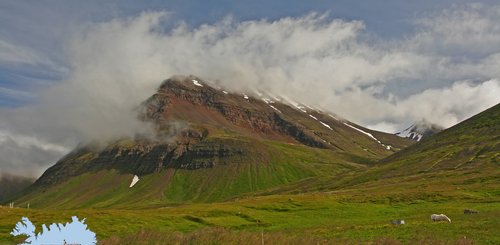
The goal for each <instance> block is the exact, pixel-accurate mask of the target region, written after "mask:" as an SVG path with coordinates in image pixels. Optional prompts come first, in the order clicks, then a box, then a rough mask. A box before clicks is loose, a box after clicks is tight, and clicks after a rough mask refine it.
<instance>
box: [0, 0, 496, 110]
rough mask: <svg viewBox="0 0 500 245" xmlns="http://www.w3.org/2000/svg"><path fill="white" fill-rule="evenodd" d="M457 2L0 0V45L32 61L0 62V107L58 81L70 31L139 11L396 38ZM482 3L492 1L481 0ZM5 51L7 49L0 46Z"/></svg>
mask: <svg viewBox="0 0 500 245" xmlns="http://www.w3.org/2000/svg"><path fill="white" fill-rule="evenodd" d="M468 2H469V1H466V0H459V1H451V0H447V1H432V0H425V1H398V0H379V1H373V0H363V1H349V0H337V1H312V2H311V1H297V0H294V1H266V0H259V1H193V0H188V1H184V0H176V1H63V0H59V1H57V0H56V1H43V0H42V1H1V2H0V30H1V31H0V41H6V42H8V43H10V44H15V45H18V46H19V48H20V49H26V52H28V53H33V55H34V56H35V57H31V58H38V60H37V61H36V62H34V63H29V62H25V63H23V62H15V61H10V60H8V59H7V60H4V61H2V62H1V63H0V87H1V88H2V90H0V106H20V105H24V104H25V103H32V102H34V101H35V98H36V97H37V90H39V89H43V88H44V87H45V86H47V85H50V83H51V82H57V81H58V80H61V79H62V78H63V77H64V76H65V74H66V72H67V70H66V68H67V64H66V60H65V57H64V51H63V50H62V49H63V48H64V45H65V43H64V42H65V41H66V40H67V38H68V35H69V34H70V33H71V30H72V29H73V28H75V27H77V26H80V25H85V24H89V23H93V22H103V21H109V20H111V19H113V18H126V17H129V16H135V15H138V14H140V13H141V12H143V11H161V10H163V11H168V12H169V13H170V14H171V17H170V18H171V20H172V21H170V22H169V23H168V24H166V25H165V28H166V29H167V30H168V28H170V27H171V25H174V24H175V23H176V22H178V21H184V22H186V23H188V24H189V25H190V26H193V27H196V26H199V25H202V24H207V23H208V24H211V23H214V22H217V21H219V20H221V19H223V18H224V17H226V16H233V17H234V18H235V20H236V21H246V20H258V19H268V20H276V19H279V18H283V17H288V16H303V15H305V14H307V13H310V12H318V13H329V17H330V18H340V19H344V20H360V21H363V22H364V23H365V25H366V30H367V33H373V34H374V35H378V36H380V37H382V38H400V37H402V36H404V35H407V34H409V33H411V32H412V31H413V29H414V27H415V26H414V23H413V22H414V20H415V18H417V17H419V16H425V15H429V14H431V13H433V12H437V11H440V10H442V9H446V8H450V7H452V6H457V5H460V4H465V3H468ZM482 2H483V3H484V4H489V3H493V2H494V1H482ZM0 48H3V49H6V47H2V46H0Z"/></svg>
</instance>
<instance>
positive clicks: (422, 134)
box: [396, 120, 444, 141]
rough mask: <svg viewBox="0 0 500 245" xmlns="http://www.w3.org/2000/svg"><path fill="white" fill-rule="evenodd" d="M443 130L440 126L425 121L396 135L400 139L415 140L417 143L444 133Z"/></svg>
mask: <svg viewBox="0 0 500 245" xmlns="http://www.w3.org/2000/svg"><path fill="white" fill-rule="evenodd" d="M443 129H444V128H443V127H441V126H439V125H436V124H432V123H429V122H426V121H425V120H422V121H420V122H417V123H414V124H412V125H411V126H410V127H408V128H407V129H405V130H403V131H401V132H398V133H396V135H397V136H399V137H403V138H408V139H411V140H415V141H420V140H422V139H423V138H427V137H429V136H431V135H433V134H436V133H438V132H440V131H442V130H443Z"/></svg>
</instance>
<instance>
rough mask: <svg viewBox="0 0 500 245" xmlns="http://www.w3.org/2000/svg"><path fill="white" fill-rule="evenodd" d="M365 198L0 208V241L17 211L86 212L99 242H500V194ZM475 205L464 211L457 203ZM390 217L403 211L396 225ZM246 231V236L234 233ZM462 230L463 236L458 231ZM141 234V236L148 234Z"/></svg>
mask: <svg viewBox="0 0 500 245" xmlns="http://www.w3.org/2000/svg"><path fill="white" fill-rule="evenodd" d="M459 199H460V197H459V196H457V197H456V198H454V199H450V200H446V199H434V200H432V199H429V200H424V199H419V200H399V201H397V202H391V201H381V200H382V199H380V197H376V198H373V199H370V198H369V195H368V194H367V198H366V199H365V200H363V201H359V199H356V198H354V199H352V200H351V199H350V197H349V193H344V194H342V195H339V194H337V193H315V194H303V195H272V196H263V197H253V198H247V199H242V200H236V201H233V202H223V203H212V204H189V205H181V206H175V207H172V206H170V207H169V206H165V207H149V208H146V209H81V210H50V209H23V208H14V209H10V208H5V207H3V208H1V209H0V243H2V244H3V243H6V244H9V243H14V242H16V241H19V239H18V240H16V239H15V238H14V237H12V236H10V235H9V234H8V233H9V232H10V231H11V230H12V229H13V227H14V225H15V223H17V222H18V221H19V220H20V219H21V217H23V216H26V217H28V218H29V219H30V220H31V221H32V222H33V223H34V224H35V225H36V226H37V229H38V230H37V231H39V229H40V226H41V224H47V223H52V222H68V221H70V219H71V216H73V215H77V216H78V217H79V218H87V220H86V223H87V224H88V226H89V228H90V229H91V230H92V231H94V232H95V233H96V234H97V238H98V240H99V241H101V242H102V243H104V244H106V243H107V244H122V243H128V244H135V243H146V244H147V243H152V244H154V243H155V242H157V243H159V242H161V241H164V239H167V238H168V239H169V241H171V242H172V243H174V244H175V242H174V241H179V242H183V243H194V244H204V243H206V242H210V243H212V242H213V243H214V244H227V243H234V244H241V243H244V244H245V243H246V244H255V242H256V241H257V243H261V239H262V236H263V237H264V241H266V239H269V240H268V242H269V243H267V244H277V243H278V244H280V243H281V244H291V243H297V244H300V243H325V244H329V243H352V244H357V243H380V244H398V242H402V243H410V242H416V243H419V242H425V243H429V242H430V243H435V244H439V243H442V244H454V243H457V242H458V243H462V244H468V243H467V242H471V241H473V242H474V244H499V243H500V235H499V234H498V231H499V230H500V219H499V217H500V202H499V200H491V199H487V198H477V199H470V198H469V199H464V200H459ZM465 208H472V209H476V210H479V211H480V213H479V214H474V215H465V214H463V209H465ZM432 213H445V214H446V215H448V216H449V217H450V218H451V219H452V223H435V222H432V221H431V220H430V215H431V214H432ZM392 219H404V220H405V221H406V224H405V225H402V226H394V225H392V224H390V220H392ZM242 237H246V238H245V240H244V241H240V239H241V238H242ZM464 237H465V239H464ZM146 241H147V242H146Z"/></svg>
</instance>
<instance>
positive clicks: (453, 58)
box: [0, 6, 500, 154]
mask: <svg viewBox="0 0 500 245" xmlns="http://www.w3.org/2000/svg"><path fill="white" fill-rule="evenodd" d="M495 9H497V10H498V7H495V8H491V7H488V8H486V7H481V6H479V7H477V6H473V7H466V8H464V9H458V8H457V9H452V10H448V11H445V12H441V13H436V14H434V15H432V16H430V17H428V18H426V19H423V20H420V21H419V22H418V23H419V28H417V32H416V33H414V34H413V35H410V36H408V37H405V38H403V39H399V40H384V39H382V38H378V39H377V38H373V37H370V36H369V35H367V33H366V31H365V26H364V24H363V23H362V22H360V21H345V20H331V19H330V18H329V16H325V15H317V14H310V15H307V16H303V17H297V18H283V19H280V20H276V21H267V20H257V21H245V22H235V21H233V20H232V19H231V18H226V19H224V20H222V21H220V22H217V23H215V24H212V25H202V26H199V27H197V28H190V27H188V26H187V25H185V24H182V23H181V24H179V25H177V26H176V27H175V28H174V29H172V30H170V31H168V32H165V31H163V30H162V28H161V26H162V23H163V22H164V21H168V19H167V18H166V15H165V14H164V13H161V12H160V13H158V12H146V13H142V14H141V15H139V16H137V17H134V18H128V19H115V20H112V21H110V22H106V23H98V24H95V25H90V26H88V27H86V28H83V29H77V30H74V31H75V33H77V34H76V35H74V36H73V38H72V39H71V40H69V41H68V43H69V44H68V48H67V49H66V50H67V54H66V57H68V60H69V61H70V73H69V75H68V76H67V78H66V79H65V80H64V81H62V82H61V83H60V84H57V85H54V86H53V87H52V88H51V89H49V90H47V91H44V92H43V95H42V99H41V100H40V103H39V104H37V105H34V106H31V107H27V108H19V109H9V110H0V115H2V121H4V122H3V127H4V130H8V131H9V132H12V133H13V132H16V133H18V134H24V135H33V137H35V138H36V139H44V140H45V141H46V142H53V144H56V145H65V146H66V147H68V148H71V147H73V146H75V145H76V144H77V143H78V142H79V141H85V140H92V139H96V138H104V139H108V138H112V137H116V136H122V135H128V136H132V135H134V134H135V133H137V132H139V131H143V130H145V129H147V126H145V125H143V124H141V123H139V122H138V121H137V120H135V116H136V115H135V114H134V111H133V109H134V108H135V107H136V106H137V105H138V104H139V103H140V102H141V101H143V100H144V99H146V98H147V97H148V96H150V95H151V94H152V93H154V90H155V88H156V87H157V86H158V85H159V83H160V81H161V80H163V79H165V78H167V77H169V76H171V75H174V74H195V75H199V76H201V77H203V78H206V79H209V80H212V81H215V80H217V81H219V83H220V84H221V85H224V86H225V87H228V88H229V89H233V90H252V89H254V88H258V89H259V90H264V91H270V92H271V93H273V94H279V95H284V96H286V97H289V98H292V99H293V100H294V101H301V102H304V103H307V104H310V105H313V106H320V107H322V108H326V109H328V110H331V111H332V112H335V113H337V114H339V115H342V116H343V117H345V118H347V119H350V120H353V121H354V122H357V123H360V124H363V125H375V126H376V127H377V128H381V129H387V130H389V129H390V130H391V131H395V130H394V129H402V128H404V127H406V126H408V125H407V124H410V123H411V122H412V121H416V120H420V119H422V118H425V119H427V120H428V121H430V122H433V123H437V124H440V125H443V126H451V125H452V124H454V123H457V122H459V121H461V120H463V119H465V118H467V117H468V116H470V115H472V114H475V113H478V112H480V111H481V110H484V109H486V108H487V107H489V106H492V105H494V104H496V103H498V102H500V99H499V98H500V91H499V86H500V85H499V80H498V79H499V78H500V74H499V70H498V67H500V58H499V57H500V46H499V45H500V44H499V43H500V41H499V40H500V39H499V37H500V30H499V28H498V25H497V24H495V23H496V21H497V20H498V18H499V17H500V12H499V11H497V10H495ZM462 22H463V23H462ZM469 35H477V36H478V37H476V36H474V37H469ZM461 38H463V39H461ZM495 40H496V41H499V42H494V41H495ZM451 47H453V48H451ZM454 50H456V52H455V51H454ZM463 81H476V82H474V83H473V82H463ZM389 86H391V87H393V88H403V87H408V89H407V90H408V91H410V93H409V94H410V95H409V96H407V95H402V93H401V92H400V91H398V90H397V89H393V90H392V91H389V92H388V91H386V89H387V88H388V87H389ZM4 115H8V116H5V117H4ZM4 118H5V119H4ZM33 118H35V119H36V120H33ZM1 127H2V122H1V121H0V128H1ZM2 154H8V153H2Z"/></svg>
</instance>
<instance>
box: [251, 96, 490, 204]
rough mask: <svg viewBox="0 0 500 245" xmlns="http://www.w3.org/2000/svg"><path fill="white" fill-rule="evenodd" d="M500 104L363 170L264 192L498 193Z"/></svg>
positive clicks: (396, 195) (443, 195)
mask: <svg viewBox="0 0 500 245" xmlns="http://www.w3.org/2000/svg"><path fill="white" fill-rule="evenodd" d="M499 167H500V105H496V106H494V107H492V108H490V109H488V110H486V111H484V112H482V113H480V114H478V115H476V116H474V117H471V118H470V119H468V120H465V121H464V122H462V123H460V124H458V125H456V126H454V127H451V128H449V129H447V130H444V131H442V132H440V133H438V134H436V135H433V136H431V137H429V138H427V139H424V140H422V141H420V142H418V143H416V144H414V145H412V146H410V147H408V148H405V149H403V150H401V151H399V152H397V153H395V154H393V155H391V156H389V157H387V158H385V159H383V160H381V161H380V162H378V163H376V164H374V166H373V167H370V168H366V169H364V170H363V171H361V172H346V173H344V174H342V175H339V176H335V177H333V178H332V177H325V176H318V177H313V178H308V179H304V180H301V181H299V182H296V183H292V184H290V185H287V186H279V187H275V188H270V189H268V190H264V191H262V192H259V193H258V194H260V195H270V194H280V193H299V192H302V193H303V192H312V191H335V192H337V193H350V194H351V195H354V196H358V197H359V199H360V200H362V199H363V196H364V195H365V193H370V195H372V196H380V197H381V198H382V199H384V198H388V199H393V200H397V199H405V198H406V199H407V198H410V199H420V198H424V199H426V198H428V197H432V196H434V197H436V198H437V199H446V198H456V199H464V198H465V199H467V198H471V197H477V196H482V197H485V198H487V197H490V198H493V197H498V196H500V191H499V190H500V179H499V178H498V176H500V168H499Z"/></svg>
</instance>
